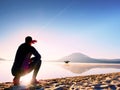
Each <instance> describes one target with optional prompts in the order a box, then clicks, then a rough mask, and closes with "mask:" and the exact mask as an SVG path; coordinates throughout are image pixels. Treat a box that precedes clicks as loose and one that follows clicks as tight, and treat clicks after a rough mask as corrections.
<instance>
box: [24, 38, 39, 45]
mask: <svg viewBox="0 0 120 90" xmlns="http://www.w3.org/2000/svg"><path fill="white" fill-rule="evenodd" d="M35 42H37V40H32V37H31V36H27V37H26V38H25V43H27V44H34V43H35Z"/></svg>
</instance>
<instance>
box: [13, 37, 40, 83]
mask: <svg viewBox="0 0 120 90" xmlns="http://www.w3.org/2000/svg"><path fill="white" fill-rule="evenodd" d="M35 42H37V41H36V40H32V37H30V36H27V37H26V38H25V43H23V44H21V45H20V46H19V48H18V50H17V53H16V56H15V60H14V64H13V66H12V70H11V71H12V75H13V76H14V79H13V83H14V85H19V84H20V77H21V76H23V75H26V74H28V73H29V72H31V71H32V70H34V72H33V77H32V82H31V83H32V84H36V83H38V81H37V80H36V76H37V74H38V71H39V68H40V66H41V55H40V54H39V53H38V51H37V50H36V49H35V48H34V47H33V46H31V45H32V44H34V43H35ZM31 55H33V56H34V57H31Z"/></svg>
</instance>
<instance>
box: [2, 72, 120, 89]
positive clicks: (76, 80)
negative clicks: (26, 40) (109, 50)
mask: <svg viewBox="0 0 120 90" xmlns="http://www.w3.org/2000/svg"><path fill="white" fill-rule="evenodd" d="M16 88H17V89H16ZM0 90H120V73H109V74H98V75H88V76H76V77H66V78H57V79H49V80H40V81H39V84H38V85H37V86H36V87H33V86H30V85H28V86H25V87H22V86H13V84H12V82H5V83H0Z"/></svg>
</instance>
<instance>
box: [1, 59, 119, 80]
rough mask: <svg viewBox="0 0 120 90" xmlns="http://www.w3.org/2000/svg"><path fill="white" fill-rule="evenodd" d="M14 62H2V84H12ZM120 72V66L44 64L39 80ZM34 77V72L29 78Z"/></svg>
mask: <svg viewBox="0 0 120 90" xmlns="http://www.w3.org/2000/svg"><path fill="white" fill-rule="evenodd" d="M12 64H13V61H0V82H11V81H12V79H13V76H12V74H11V67H12ZM111 72H120V64H98V63H69V64H65V63H64V62H42V65H41V68H40V70H39V73H38V76H37V79H51V78H62V77H71V76H80V75H81V76H83V75H93V74H102V73H111ZM27 77H28V79H30V78H31V77H32V72H31V73H30V74H29V76H27Z"/></svg>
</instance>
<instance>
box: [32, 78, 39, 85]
mask: <svg viewBox="0 0 120 90" xmlns="http://www.w3.org/2000/svg"><path fill="white" fill-rule="evenodd" d="M31 84H33V85H36V84H39V81H37V79H33V80H32V81H31Z"/></svg>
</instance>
